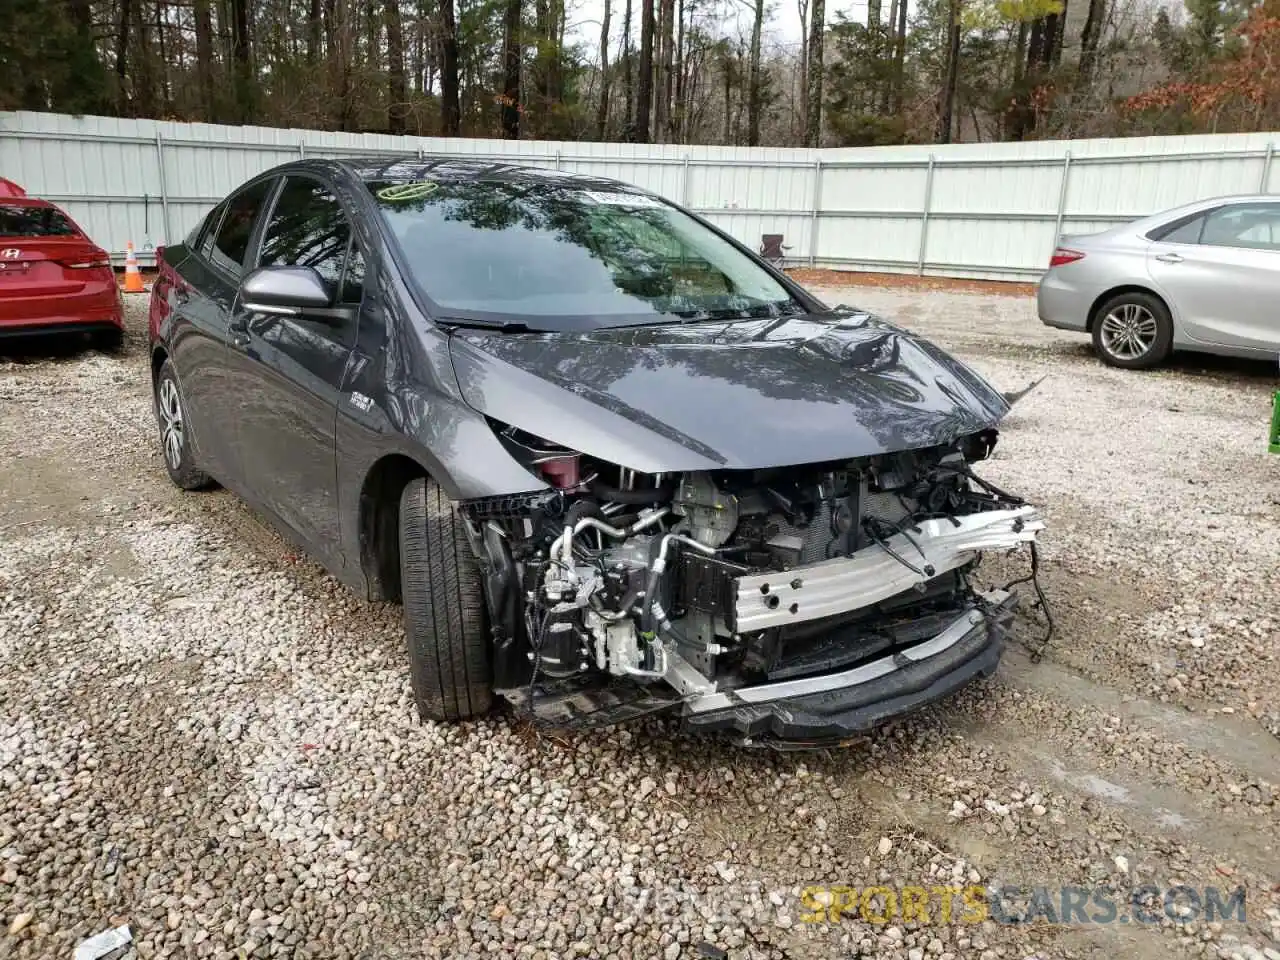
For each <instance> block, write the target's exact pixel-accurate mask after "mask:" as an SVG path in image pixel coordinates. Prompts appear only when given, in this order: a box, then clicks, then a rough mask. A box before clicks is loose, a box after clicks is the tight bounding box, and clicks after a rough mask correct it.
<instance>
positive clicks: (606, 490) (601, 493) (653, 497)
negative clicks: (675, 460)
mask: <svg viewBox="0 0 1280 960" xmlns="http://www.w3.org/2000/svg"><path fill="white" fill-rule="evenodd" d="M587 492H588V493H590V494H591V495H592V496H593V497H596V498H598V499H600V500H605V501H612V502H613V503H625V504H628V505H630V506H647V505H649V504H654V503H666V502H667V501H668V500H670V499H671V498H672V497H674V496H675V495H676V485H675V484H674V483H664V484H663V485H662V486H660V487H650V488H649V489H647V490H623V489H621V488H620V487H611V486H609V485H608V484H607V483H601V482H600V481H599V480H592V481H591V482H590V483H588V484H587Z"/></svg>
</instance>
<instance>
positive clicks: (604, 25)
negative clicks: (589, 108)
mask: <svg viewBox="0 0 1280 960" xmlns="http://www.w3.org/2000/svg"><path fill="white" fill-rule="evenodd" d="M608 131H609V0H604V16H603V17H601V19H600V100H599V102H598V103H597V104H596V139H597V140H604V139H606V134H607V133H608Z"/></svg>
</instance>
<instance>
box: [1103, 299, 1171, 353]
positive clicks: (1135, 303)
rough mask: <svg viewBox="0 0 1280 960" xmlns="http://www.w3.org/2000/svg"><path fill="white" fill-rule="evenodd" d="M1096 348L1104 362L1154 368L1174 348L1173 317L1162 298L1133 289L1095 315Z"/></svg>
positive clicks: (1109, 302)
mask: <svg viewBox="0 0 1280 960" xmlns="http://www.w3.org/2000/svg"><path fill="white" fill-rule="evenodd" d="M1093 347H1094V349H1095V350H1097V352H1098V356H1099V357H1101V358H1102V361H1103V362H1104V363H1109V364H1110V365H1111V366H1113V367H1124V368H1126V369H1130V370H1139V369H1145V368H1147V367H1154V366H1155V365H1156V364H1158V363H1162V362H1164V360H1165V358H1166V357H1168V356H1169V352H1170V351H1171V350H1172V349H1173V318H1172V317H1171V316H1170V315H1169V308H1168V307H1166V306H1165V305H1164V301H1162V300H1161V299H1160V298H1159V297H1157V296H1154V295H1153V294H1150V293H1142V292H1139V291H1136V290H1135V291H1131V292H1129V293H1121V294H1119V295H1117V296H1114V297H1112V298H1111V299H1110V300H1108V301H1107V302H1106V303H1104V304H1103V305H1102V306H1101V307H1099V308H1098V312H1097V313H1096V314H1094V318H1093Z"/></svg>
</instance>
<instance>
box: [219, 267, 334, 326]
mask: <svg viewBox="0 0 1280 960" xmlns="http://www.w3.org/2000/svg"><path fill="white" fill-rule="evenodd" d="M332 303H333V295H332V294H331V293H330V292H329V288H328V287H327V286H325V282H324V280H322V279H321V277H320V274H318V273H316V271H315V268H314V267H286V266H273V267H259V268H258V269H257V270H254V271H253V272H252V273H250V274H249V275H248V276H247V277H245V278H244V280H242V281H241V283H240V304H241V306H242V307H243V308H244V309H245V310H251V311H254V312H257V313H274V314H276V315H277V316H286V317H297V316H301V315H302V314H303V313H304V312H305V311H308V310H323V309H325V308H327V307H329V306H330V305H332Z"/></svg>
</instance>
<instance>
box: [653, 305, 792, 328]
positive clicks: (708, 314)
mask: <svg viewBox="0 0 1280 960" xmlns="http://www.w3.org/2000/svg"><path fill="white" fill-rule="evenodd" d="M671 312H672V313H674V314H675V315H676V316H677V317H679V318H680V319H681V321H682V322H684V323H696V322H698V321H700V320H761V319H769V318H777V317H793V316H796V315H798V314H802V313H804V312H805V309H804V307H802V306H801V305H800V304H798V303H796V302H795V301H794V300H778V301H774V302H768V303H755V304H752V305H751V306H749V307H704V308H702V309H700V310H673V311H671Z"/></svg>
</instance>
